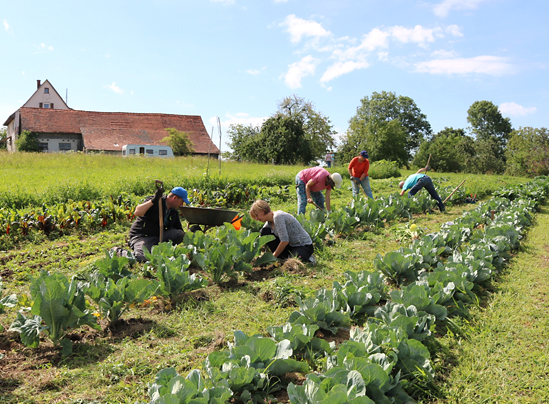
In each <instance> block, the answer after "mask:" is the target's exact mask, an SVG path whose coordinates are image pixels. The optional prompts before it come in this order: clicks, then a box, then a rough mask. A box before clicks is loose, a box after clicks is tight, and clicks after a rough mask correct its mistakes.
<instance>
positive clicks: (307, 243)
mask: <svg viewBox="0 0 549 404" xmlns="http://www.w3.org/2000/svg"><path fill="white" fill-rule="evenodd" d="M250 216H251V217H252V219H254V220H258V221H260V222H264V223H265V225H264V226H263V228H262V229H261V235H262V236H266V235H269V234H272V235H274V236H275V239H274V240H272V241H270V242H268V243H267V246H268V247H269V249H270V250H271V252H272V253H273V255H274V256H275V257H277V258H279V259H282V260H284V259H287V258H291V257H295V258H299V259H300V260H301V261H303V262H307V261H310V262H314V258H313V257H312V255H313V241H312V240H311V236H309V233H307V232H306V231H305V229H304V228H303V227H302V226H301V224H300V223H299V222H298V221H297V219H296V218H295V217H293V216H292V215H290V214H289V213H286V212H284V211H282V210H277V211H274V212H273V211H272V210H271V207H270V206H269V204H268V203H267V202H266V201H262V200H258V201H255V202H254V204H253V205H252V207H251V209H250Z"/></svg>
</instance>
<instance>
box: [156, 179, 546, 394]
mask: <svg viewBox="0 0 549 404" xmlns="http://www.w3.org/2000/svg"><path fill="white" fill-rule="evenodd" d="M524 190H525V191H526V192H527V193H528V194H529V195H532V194H535V195H537V199H520V198H516V199H515V201H513V202H511V201H509V200H508V199H504V198H494V199H493V200H491V201H490V202H488V203H486V204H482V205H481V206H479V207H478V208H477V209H475V210H473V211H472V212H470V213H467V214H465V215H464V216H463V217H462V218H460V219H458V220H456V221H454V222H453V223H447V224H446V225H444V226H443V227H442V228H441V231H440V232H438V233H434V234H429V235H427V236H425V237H422V239H421V240H416V241H414V242H413V243H412V244H411V245H410V246H409V247H408V248H401V249H399V250H397V251H395V252H392V253H388V254H386V255H385V256H378V257H377V258H376V260H375V266H376V267H377V268H378V269H379V270H380V272H366V271H364V272H360V273H354V272H347V273H346V274H345V275H346V278H347V281H346V282H345V283H344V284H343V285H342V284H340V283H338V282H334V284H333V288H332V289H331V290H327V289H324V288H323V289H321V290H319V291H318V292H317V293H316V295H315V296H314V297H311V298H308V299H305V300H303V301H302V300H300V299H297V301H298V305H299V308H298V310H296V311H295V312H294V313H292V314H291V315H290V317H289V319H288V322H287V323H286V324H284V325H282V326H276V327H269V328H268V331H269V333H270V334H271V337H263V336H260V335H255V336H247V335H245V334H244V333H242V332H235V336H234V342H233V343H232V344H229V348H228V349H227V350H223V351H218V352H213V353H212V354H210V355H209V356H208V358H207V360H206V361H205V363H204V370H205V373H206V375H207V378H203V377H202V375H201V374H200V372H199V371H197V370H193V371H191V372H190V373H189V374H188V376H187V377H182V376H180V375H178V374H177V372H176V371H175V369H173V368H168V369H164V370H161V371H160V372H158V374H157V376H156V379H155V381H154V382H153V383H151V384H150V386H149V396H150V399H151V401H150V403H165V402H193V403H194V402H196V403H199V402H204V403H217V402H225V401H227V400H229V399H231V397H233V398H235V399H237V400H240V401H242V402H263V401H264V400H265V399H268V398H269V397H270V396H271V394H273V392H275V391H277V390H279V389H286V390H287V393H288V395H289V398H290V402H292V403H328V402H351V403H374V402H375V403H409V402H413V399H412V397H411V396H410V395H415V394H416V393H417V392H418V390H420V389H421V388H422V387H423V386H425V385H428V384H429V383H430V382H431V381H432V379H433V377H434V370H433V367H432V364H431V360H430V352H429V349H428V347H427V346H428V345H429V342H430V341H432V339H433V335H432V332H433V330H434V327H435V326H443V327H452V325H453V322H452V321H451V318H452V317H454V316H456V315H463V314H465V313H466V311H467V306H468V305H469V304H471V303H472V302H474V301H477V300H478V293H479V292H480V290H481V289H480V288H481V286H482V285H484V284H485V283H486V282H487V281H488V280H489V279H490V278H491V277H493V276H494V275H495V274H496V273H498V272H499V271H500V270H501V269H502V268H503V265H504V264H505V262H507V261H508V259H509V258H510V253H511V251H512V250H516V248H517V247H518V246H519V240H520V238H521V237H522V235H523V234H524V232H525V229H526V227H527V226H529V225H530V224H531V222H532V213H533V212H534V211H535V209H536V206H537V205H538V204H539V203H540V202H541V200H543V199H545V198H546V196H547V194H548V192H549V182H548V181H547V179H538V180H536V181H534V182H533V183H531V184H529V185H528V187H527V188H525V189H524ZM515 191H518V189H515ZM494 215H495V216H494ZM387 281H390V282H389V283H392V284H393V285H395V286H400V288H396V289H394V290H392V291H389V290H388V284H387ZM353 323H354V324H359V325H362V327H360V328H359V327H357V328H353V329H352V330H351V333H350V339H349V340H348V341H346V342H344V343H342V344H340V345H339V346H338V347H336V346H335V345H334V344H328V343H327V342H326V341H325V340H324V339H320V338H318V337H317V335H318V334H317V331H318V330H323V331H324V332H331V333H334V334H335V333H336V332H338V330H340V329H341V328H348V327H350V326H351V324H353ZM310 371H314V372H313V373H308V372H310ZM292 372H298V373H308V374H307V376H306V379H305V381H304V382H303V383H300V384H294V383H292V382H291V380H289V379H288V375H289V374H291V373H292Z"/></svg>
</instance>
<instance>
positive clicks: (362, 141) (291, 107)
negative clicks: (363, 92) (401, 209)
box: [224, 91, 549, 176]
mask: <svg viewBox="0 0 549 404" xmlns="http://www.w3.org/2000/svg"><path fill="white" fill-rule="evenodd" d="M467 121H468V123H469V125H470V126H469V127H468V128H466V129H462V128H457V129H454V128H448V127H446V128H444V129H443V130H441V131H440V132H438V133H435V134H433V133H432V129H431V125H430V123H429V121H428V120H427V116H426V115H425V114H423V113H422V112H421V110H420V108H419V107H418V106H417V105H416V103H415V102H414V100H413V99H411V98H410V97H406V96H399V95H396V94H395V93H392V92H385V91H383V92H381V93H377V92H374V93H372V95H371V96H366V97H364V98H363V99H362V100H360V105H359V106H358V108H357V110H356V114H355V115H354V116H353V117H351V119H350V120H349V127H348V130H347V132H346V133H345V134H344V135H343V137H342V139H341V144H339V145H338V146H337V147H336V142H335V139H334V136H335V134H336V133H335V131H334V130H333V126H332V124H331V122H330V119H329V118H328V117H326V116H325V115H323V114H322V113H321V112H319V111H316V109H315V107H314V105H313V104H312V103H311V102H309V101H306V100H305V99H303V98H301V97H298V96H297V95H292V96H290V97H286V98H284V99H283V100H282V101H280V102H279V104H278V109H277V111H276V112H275V113H274V114H273V115H272V116H271V117H269V118H268V119H267V120H266V121H265V122H264V123H263V124H262V125H255V126H254V125H242V124H238V125H231V126H230V128H229V130H228V135H229V139H230V142H229V146H230V147H231V149H232V152H228V153H225V154H224V157H228V158H230V159H234V160H238V161H252V162H260V163H273V164H304V165H308V164H312V163H314V162H315V161H317V160H320V159H323V158H324V156H325V155H326V153H327V152H328V151H334V150H335V152H336V155H337V159H338V161H340V162H347V161H350V160H351V159H352V158H353V157H355V156H357V155H358V153H359V152H360V151H361V150H367V151H368V153H369V155H370V161H371V162H375V161H379V160H386V161H394V162H396V163H397V164H398V165H399V166H407V167H411V166H417V167H423V166H425V165H426V164H427V161H428V160H429V156H431V160H430V166H431V168H432V169H433V170H435V171H441V172H467V173H475V174H484V173H493V174H502V173H506V174H510V175H526V176H536V175H544V174H549V132H548V130H547V129H546V128H539V129H538V128H532V127H524V128H519V129H513V127H512V124H511V121H510V119H509V118H504V117H503V116H502V114H501V112H500V111H499V109H498V107H497V106H496V105H494V104H493V103H492V102H490V101H476V102H474V103H473V104H472V105H471V107H470V108H469V109H468V111H467Z"/></svg>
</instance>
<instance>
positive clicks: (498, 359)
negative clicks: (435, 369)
mask: <svg viewBox="0 0 549 404" xmlns="http://www.w3.org/2000/svg"><path fill="white" fill-rule="evenodd" d="M548 228H549V205H548V204H545V205H544V206H543V207H542V210H541V212H540V213H539V214H537V216H536V224H535V225H534V226H533V227H532V228H531V229H530V231H529V233H528V237H527V238H526V240H525V242H524V244H523V247H522V249H521V251H520V253H519V254H518V255H517V256H515V257H514V258H513V259H512V260H511V265H510V266H508V267H507V268H506V269H505V271H504V273H503V274H502V275H501V276H500V277H499V279H497V282H496V283H495V285H494V290H493V291H492V293H491V295H490V296H489V298H488V300H487V302H486V306H485V307H477V308H475V309H473V310H472V311H471V315H472V318H471V319H470V320H469V321H468V322H463V324H462V331H463V332H465V333H466V335H467V338H466V339H459V338H450V337H446V338H444V339H442V340H441V343H442V344H443V346H445V349H446V350H447V354H446V355H445V356H446V357H445V360H446V361H447V362H450V361H452V358H454V359H453V360H455V361H457V363H456V364H455V366H454V367H450V371H447V372H446V373H445V374H444V375H443V376H444V383H443V386H442V390H443V392H444V394H445V396H446V398H444V399H439V400H436V401H433V403H437V404H446V403H452V404H453V403H521V404H523V403H536V404H537V403H547V402H549V316H548V314H547V313H548V312H549V290H548V285H549V233H548V232H547V229H548ZM446 364H448V363H446ZM440 367H441V370H443V369H444V367H445V365H444V364H441V366H440Z"/></svg>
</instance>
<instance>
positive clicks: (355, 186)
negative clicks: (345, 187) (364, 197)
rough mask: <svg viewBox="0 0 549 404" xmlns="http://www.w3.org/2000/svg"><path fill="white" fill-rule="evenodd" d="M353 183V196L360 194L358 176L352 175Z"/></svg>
mask: <svg viewBox="0 0 549 404" xmlns="http://www.w3.org/2000/svg"><path fill="white" fill-rule="evenodd" d="M351 185H352V187H353V198H355V197H357V196H358V195H360V185H359V184H358V178H356V177H351Z"/></svg>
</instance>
